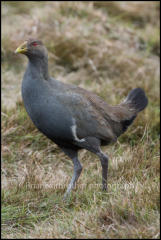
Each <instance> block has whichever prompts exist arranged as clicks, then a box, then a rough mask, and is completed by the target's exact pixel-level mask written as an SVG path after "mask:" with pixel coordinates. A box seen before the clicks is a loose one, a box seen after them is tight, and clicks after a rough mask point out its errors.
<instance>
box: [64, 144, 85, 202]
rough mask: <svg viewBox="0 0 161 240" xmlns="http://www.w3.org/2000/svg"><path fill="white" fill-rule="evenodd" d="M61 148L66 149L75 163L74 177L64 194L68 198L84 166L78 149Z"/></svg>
mask: <svg viewBox="0 0 161 240" xmlns="http://www.w3.org/2000/svg"><path fill="white" fill-rule="evenodd" d="M61 149H62V150H63V151H64V153H65V154H66V155H67V156H68V157H70V158H71V159H72V161H73V164H74V173H73V176H72V179H71V181H70V184H69V185H68V188H67V191H66V192H65V194H64V199H66V197H67V196H68V195H69V193H70V192H71V190H72V189H73V188H74V187H75V184H76V182H77V180H78V178H79V176H80V174H81V171H82V166H81V163H80V162H79V159H78V151H77V150H73V149H69V148H64V147H61Z"/></svg>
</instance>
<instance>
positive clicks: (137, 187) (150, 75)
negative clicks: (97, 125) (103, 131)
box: [2, 1, 160, 239]
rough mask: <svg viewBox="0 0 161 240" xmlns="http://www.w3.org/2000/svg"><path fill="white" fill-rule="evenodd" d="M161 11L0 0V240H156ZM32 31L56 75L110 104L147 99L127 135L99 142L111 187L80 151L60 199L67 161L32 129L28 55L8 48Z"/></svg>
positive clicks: (133, 5) (144, 5) (145, 6)
mask: <svg viewBox="0 0 161 240" xmlns="http://www.w3.org/2000/svg"><path fill="white" fill-rule="evenodd" d="M149 4H150V8H149ZM159 7H160V6H159V2H157V1H155V2H154V1H153V2H151V1H150V2H140V3H139V2H121V1H118V2H116V1H113V2H106V3H105V2H34V1H33V2H30V3H29V2H23V4H22V3H21V2H16V1H15V2H11V1H3V2H2V229H3V230H2V238H4V239H12V238H13V239H16V238H21V239H25V238H38V239H41V238H106V239H107V238H111V239H116V238H118V239H124V238H134V239H135V238H142V239H146V238H157V239H158V238H159V236H160V228H159V217H160V214H159V210H160V198H159V191H160V186H159V178H160V175H159V169H160V164H159V158H160V155H159V150H160V147H159V144H160V97H159V87H160V86H159V76H160V72H159V67H160V65H159V56H160V38H159ZM53 16H54V17H53ZM29 36H30V37H31V36H32V37H36V38H40V39H42V41H43V42H44V43H45V45H46V46H47V48H48V50H49V69H50V74H51V75H52V76H54V77H55V78H57V79H59V80H61V81H63V82H70V83H73V84H76V85H79V86H81V87H83V88H86V89H88V90H91V91H93V92H95V93H96V94H98V95H99V96H101V97H102V98H103V99H104V100H105V101H107V102H108V103H109V104H111V105H115V104H117V103H119V102H120V101H122V99H124V98H125V96H126V95H127V94H128V92H129V91H130V90H131V89H132V88H135V87H142V88H144V90H145V92H146V94H147V96H148V99H149V104H148V107H147V108H146V110H145V111H143V112H142V113H140V114H139V116H138V117H137V119H136V120H135V122H134V124H133V125H132V126H131V127H130V128H129V129H128V131H127V132H126V133H125V134H124V135H122V136H121V137H120V138H119V139H118V141H117V143H115V144H114V145H111V146H108V147H104V148H103V151H104V152H105V153H107V154H108V156H109V158H110V163H109V176H108V188H109V189H108V192H107V193H105V192H102V190H101V164H100V162H99V159H98V158H97V157H96V156H95V155H93V154H91V153H89V152H87V151H85V150H83V151H81V152H80V153H79V158H80V161H81V163H82V165H83V171H82V174H81V177H80V179H79V181H78V184H77V187H76V189H75V190H74V191H73V192H72V194H71V196H70V198H69V199H68V200H67V201H66V202H64V201H63V200H62V199H63V194H64V192H65V190H66V188H67V185H68V183H69V181H70V178H71V176H72V172H73V165H72V162H71V160H70V159H68V157H67V156H65V155H64V154H63V153H62V152H61V151H60V150H59V148H58V147H57V146H56V145H55V144H54V143H52V142H51V141H50V140H48V139H47V138H46V137H45V136H43V135H42V134H41V133H40V132H39V131H38V130H37V129H36V128H35V127H34V125H33V124H32V122H31V120H30V119H29V117H28V116H27V113H26V111H25V109H24V106H23V103H22V99H21V94H20V88H21V80H22V77H23V74H24V71H25V68H26V62H27V60H26V58H25V57H24V56H15V54H14V50H15V49H16V47H17V46H18V45H19V44H20V43H22V42H23V41H24V39H26V38H28V37H29Z"/></svg>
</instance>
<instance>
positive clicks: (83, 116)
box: [16, 39, 148, 196]
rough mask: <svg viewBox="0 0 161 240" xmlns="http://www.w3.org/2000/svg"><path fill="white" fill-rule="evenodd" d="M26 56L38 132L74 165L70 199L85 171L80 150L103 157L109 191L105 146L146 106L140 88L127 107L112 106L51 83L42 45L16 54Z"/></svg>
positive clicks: (26, 91)
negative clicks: (79, 156) (101, 147)
mask: <svg viewBox="0 0 161 240" xmlns="http://www.w3.org/2000/svg"><path fill="white" fill-rule="evenodd" d="M16 52H18V53H23V54H25V55H26V56H27V57H28V59H29V63H28V67H27V70H26V72H25V75H24V78H23V82H22V97H23V101H24V105H25V108H26V111H27V112H28V114H29V116H30V118H31V119H32V121H33V123H34V124H35V126H36V127H37V128H38V129H39V130H40V131H41V132H42V133H44V134H45V135H46V136H47V137H48V138H49V139H51V140H52V141H53V142H55V143H56V144H57V145H58V146H59V147H60V148H61V149H62V150H63V151H64V153H65V154H67V155H68V156H69V157H70V158H71V159H72V161H73V164H74V174H73V177H72V180H71V182H70V184H69V186H68V189H67V192H66V194H65V196H66V195H67V194H68V193H69V192H70V191H71V189H72V188H73V187H74V185H75V183H76V181H77V180H78V177H79V175H80V173H81V171H82V166H81V164H80V162H79V160H78V150H80V149H83V148H84V149H87V150H89V151H91V152H93V153H95V154H97V155H98V157H99V158H100V161H101V165H102V184H103V189H104V190H106V189H107V171H108V157H107V156H106V155H105V154H104V153H103V152H102V151H101V149H100V146H101V145H108V144H109V143H111V142H115V141H116V140H117V138H118V137H119V136H120V135H121V134H122V133H123V132H124V131H125V130H126V129H127V127H128V126H129V125H130V124H131V123H132V122H133V120H134V119H135V117H136V116H137V113H138V112H140V111H142V110H143V109H144V108H145V107H146V105H147V103H148V100H147V97H146V96H145V93H144V91H143V90H142V89H141V88H136V89H133V90H132V91H131V92H130V93H129V95H128V96H127V98H126V99H125V101H124V102H122V103H121V104H119V105H117V106H109V105H108V104H107V103H106V102H104V101H103V100H102V99H101V98H100V97H98V96H97V95H95V94H94V93H91V92H89V91H86V90H85V89H82V88H79V87H77V86H75V85H71V84H65V83H62V82H60V81H57V80H55V79H54V78H51V77H50V76H49V74H48V56H47V50H46V48H45V46H44V45H43V44H42V42H41V41H39V40H34V39H30V40H28V41H26V42H25V43H24V44H22V45H21V46H20V47H19V48H17V50H16Z"/></svg>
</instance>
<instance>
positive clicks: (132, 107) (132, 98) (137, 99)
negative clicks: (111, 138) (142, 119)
mask: <svg viewBox="0 0 161 240" xmlns="http://www.w3.org/2000/svg"><path fill="white" fill-rule="evenodd" d="M123 104H124V105H125V106H127V109H128V112H129V113H130V115H129V117H127V118H126V117H125V119H124V120H123V121H122V127H123V132H124V131H126V129H127V128H128V126H130V125H131V124H132V122H133V121H134V119H135V118H136V116H137V113H138V112H140V111H142V110H143V109H144V108H145V107H146V106H147V104H148V99H147V97H146V95H145V92H144V90H143V89H141V88H134V89H133V90H131V91H130V92H129V94H128V96H127V97H126V99H125V100H124V102H123Z"/></svg>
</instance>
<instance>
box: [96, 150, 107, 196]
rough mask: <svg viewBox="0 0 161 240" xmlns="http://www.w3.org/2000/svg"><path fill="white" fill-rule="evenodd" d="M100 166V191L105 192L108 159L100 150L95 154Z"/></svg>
mask: <svg viewBox="0 0 161 240" xmlns="http://www.w3.org/2000/svg"><path fill="white" fill-rule="evenodd" d="M97 155H98V156H99V158H100V161H101V165H102V189H103V190H104V191H107V172H108V157H107V156H106V154H104V153H103V152H102V151H101V150H100V152H98V153H97Z"/></svg>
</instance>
